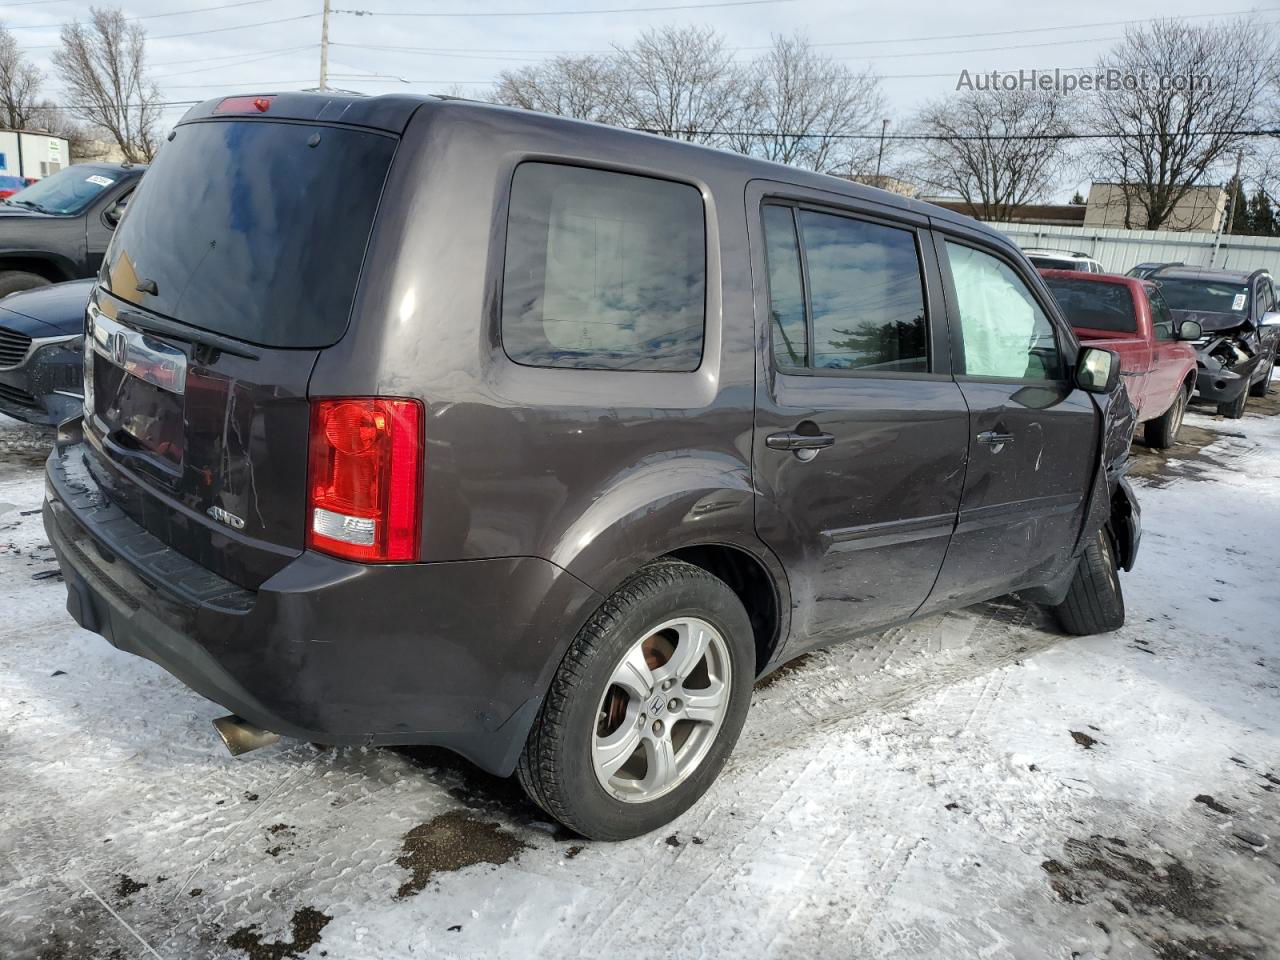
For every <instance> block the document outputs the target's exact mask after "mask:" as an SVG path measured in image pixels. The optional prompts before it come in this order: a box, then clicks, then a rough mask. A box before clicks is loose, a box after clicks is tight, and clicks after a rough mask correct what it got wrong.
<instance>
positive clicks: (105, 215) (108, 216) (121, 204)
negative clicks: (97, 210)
mask: <svg viewBox="0 0 1280 960" xmlns="http://www.w3.org/2000/svg"><path fill="white" fill-rule="evenodd" d="M128 206H129V198H128V197H121V198H120V199H119V200H117V201H116V202H115V203H113V204H112V205H111V206H109V207H107V209H106V210H103V211H102V219H103V220H105V221H106V222H107V226H109V227H110V228H111V229H112V230H114V229H115V228H116V227H117V226H119V225H120V218H121V217H123V216H124V211H125V208H126V207H128Z"/></svg>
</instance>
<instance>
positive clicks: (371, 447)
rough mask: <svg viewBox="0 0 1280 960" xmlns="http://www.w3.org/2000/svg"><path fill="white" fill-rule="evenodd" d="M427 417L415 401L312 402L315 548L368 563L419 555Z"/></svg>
mask: <svg viewBox="0 0 1280 960" xmlns="http://www.w3.org/2000/svg"><path fill="white" fill-rule="evenodd" d="M422 422H423V414H422V404H421V403H420V402H419V401H417V400H400V399H394V398H390V397H333V398H326V399H323V400H312V401H311V455H310V462H309V464H308V469H307V546H308V547H309V548H311V549H313V550H320V551H322V552H324V553H329V554H332V555H333V556H335V557H343V558H344V559H347V560H360V561H362V562H365V563H405V562H410V561H414V560H417V559H418V541H419V534H420V531H421V529H422Z"/></svg>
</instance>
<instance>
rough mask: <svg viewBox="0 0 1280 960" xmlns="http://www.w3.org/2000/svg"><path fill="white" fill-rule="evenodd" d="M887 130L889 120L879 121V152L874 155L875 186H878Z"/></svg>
mask: <svg viewBox="0 0 1280 960" xmlns="http://www.w3.org/2000/svg"><path fill="white" fill-rule="evenodd" d="M888 129H889V118H888V117H885V118H884V119H883V120H882V121H880V152H879V154H877V155H876V186H877V187H878V186H880V163H881V161H883V160H884V132H885V131H886V130H888Z"/></svg>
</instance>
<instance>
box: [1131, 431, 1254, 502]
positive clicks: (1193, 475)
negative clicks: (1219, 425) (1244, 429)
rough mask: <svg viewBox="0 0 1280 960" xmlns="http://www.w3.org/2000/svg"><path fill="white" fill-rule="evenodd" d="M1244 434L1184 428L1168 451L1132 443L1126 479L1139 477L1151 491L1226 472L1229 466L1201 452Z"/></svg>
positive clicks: (1139, 442) (1205, 478) (1137, 442)
mask: <svg viewBox="0 0 1280 960" xmlns="http://www.w3.org/2000/svg"><path fill="white" fill-rule="evenodd" d="M1230 436H1236V437H1242V436H1243V434H1239V433H1231V432H1220V431H1215V430H1206V429H1205V428H1204V427H1194V426H1192V425H1191V424H1189V423H1188V424H1183V426H1182V429H1181V430H1180V431H1179V432H1178V442H1177V444H1175V445H1174V446H1173V447H1172V448H1170V449H1168V450H1153V449H1152V448H1150V447H1147V446H1144V445H1143V444H1142V442H1141V441H1137V440H1135V441H1134V444H1133V446H1132V447H1131V448H1130V454H1129V476H1131V477H1142V478H1144V479H1145V480H1146V482H1147V483H1148V484H1149V485H1150V486H1152V487H1166V486H1168V485H1169V484H1170V483H1172V482H1173V481H1174V480H1184V479H1185V480H1201V481H1203V480H1207V479H1209V478H1208V477H1207V476H1205V474H1206V473H1207V471H1208V469H1209V468H1210V467H1224V468H1229V464H1227V463H1226V462H1225V461H1222V460H1219V459H1218V458H1216V457H1213V456H1209V455H1207V454H1205V453H1203V452H1202V451H1203V450H1204V448H1205V447H1207V446H1209V444H1211V443H1213V442H1214V441H1216V440H1221V439H1222V438H1223V437H1230Z"/></svg>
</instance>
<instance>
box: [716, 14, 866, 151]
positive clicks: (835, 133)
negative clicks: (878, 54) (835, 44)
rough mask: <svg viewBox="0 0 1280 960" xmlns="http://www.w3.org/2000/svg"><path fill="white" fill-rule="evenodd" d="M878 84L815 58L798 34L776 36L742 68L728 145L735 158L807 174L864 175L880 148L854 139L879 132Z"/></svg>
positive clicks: (811, 49) (814, 54) (863, 72)
mask: <svg viewBox="0 0 1280 960" xmlns="http://www.w3.org/2000/svg"><path fill="white" fill-rule="evenodd" d="M883 115H884V97H883V95H882V94H881V92H880V81H879V79H878V78H877V77H876V76H875V74H873V73H872V72H871V71H870V70H864V71H862V72H854V71H853V70H850V69H849V68H848V67H846V66H845V65H844V64H842V63H838V62H836V61H835V60H832V59H830V58H828V57H823V56H820V55H819V54H817V53H815V52H814V50H813V47H812V46H811V45H810V44H809V41H808V40H807V39H806V38H805V37H804V36H802V35H799V34H796V35H794V36H790V37H784V36H775V37H774V38H773V46H772V48H770V50H769V52H768V53H766V54H765V55H764V56H762V57H760V58H759V59H757V60H755V61H754V62H753V63H751V65H750V66H749V67H748V68H747V70H746V83H745V84H744V89H743V93H742V97H741V103H740V107H739V111H738V113H737V116H736V118H735V126H736V127H737V128H738V129H737V130H735V131H734V134H733V136H731V137H730V138H729V146H730V147H732V148H733V149H734V150H737V151H739V152H740V153H748V154H751V155H752V156H757V157H763V158H764V159H766V160H774V161H777V162H778V163H787V164H791V165H793V166H800V167H808V168H810V169H812V170H819V171H827V172H835V171H839V172H841V173H849V174H855V173H865V172H866V171H867V170H869V168H870V167H872V166H874V163H875V155H876V151H877V149H878V144H877V143H876V141H875V140H855V139H852V137H853V135H857V134H867V133H872V132H874V131H875V130H878V129H879V127H878V124H879V122H880V119H881V117H883Z"/></svg>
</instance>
